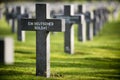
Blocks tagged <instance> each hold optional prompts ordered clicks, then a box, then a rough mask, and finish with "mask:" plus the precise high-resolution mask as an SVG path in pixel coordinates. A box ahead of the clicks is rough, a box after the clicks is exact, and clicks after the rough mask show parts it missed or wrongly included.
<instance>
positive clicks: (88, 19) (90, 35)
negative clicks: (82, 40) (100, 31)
mask: <svg viewBox="0 0 120 80" xmlns="http://www.w3.org/2000/svg"><path fill="white" fill-rule="evenodd" d="M85 20H86V35H87V40H92V39H93V25H92V19H91V13H90V12H88V11H87V12H86V13H85Z"/></svg>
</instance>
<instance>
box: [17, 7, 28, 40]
mask: <svg viewBox="0 0 120 80" xmlns="http://www.w3.org/2000/svg"><path fill="white" fill-rule="evenodd" d="M16 11H17V13H16V16H17V17H16V18H17V40H18V41H22V42H24V41H25V31H22V30H21V18H28V17H29V15H28V13H26V10H25V11H24V13H23V14H22V12H21V7H20V6H17V7H16Z"/></svg>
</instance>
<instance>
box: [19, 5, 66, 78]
mask: <svg viewBox="0 0 120 80" xmlns="http://www.w3.org/2000/svg"><path fill="white" fill-rule="evenodd" d="M48 8H49V7H48V4H36V19H22V20H21V24H22V30H27V31H36V75H37V76H45V77H50V34H49V32H50V31H56V32H58V31H59V32H61V31H65V21H64V20H60V19H48V18H49V16H50V12H49V11H48Z"/></svg>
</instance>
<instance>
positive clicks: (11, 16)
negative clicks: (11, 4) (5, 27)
mask: <svg viewBox="0 0 120 80" xmlns="http://www.w3.org/2000/svg"><path fill="white" fill-rule="evenodd" d="M5 16H6V21H7V22H8V23H9V20H11V21H12V24H11V26H12V32H13V33H15V17H16V14H15V9H14V8H12V10H11V12H9V9H8V7H6V12H5Z"/></svg>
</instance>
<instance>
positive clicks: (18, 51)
mask: <svg viewBox="0 0 120 80" xmlns="http://www.w3.org/2000/svg"><path fill="white" fill-rule="evenodd" d="M15 53H21V54H33V52H31V51H22V50H15Z"/></svg>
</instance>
